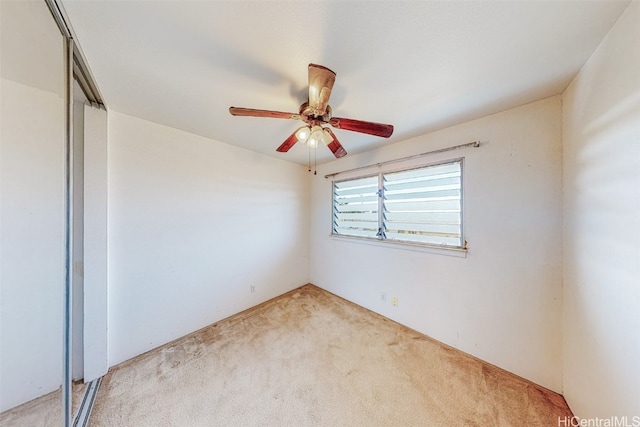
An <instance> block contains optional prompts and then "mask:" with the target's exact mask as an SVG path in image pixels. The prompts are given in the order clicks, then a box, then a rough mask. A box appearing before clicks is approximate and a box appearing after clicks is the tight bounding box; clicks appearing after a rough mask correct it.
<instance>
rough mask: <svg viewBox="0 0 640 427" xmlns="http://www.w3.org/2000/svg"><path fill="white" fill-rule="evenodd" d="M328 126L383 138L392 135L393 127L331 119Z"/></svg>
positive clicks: (337, 118) (352, 120)
mask: <svg viewBox="0 0 640 427" xmlns="http://www.w3.org/2000/svg"><path fill="white" fill-rule="evenodd" d="M329 124H331V126H333V127H334V128H336V129H344V130H350V131H354V132H360V133H367V134H369V135H375V136H381V137H383V138H389V137H390V136H391V134H392V133H393V125H385V124H383V123H374V122H363V121H362V120H354V119H342V118H340V117H333V118H331V120H329Z"/></svg>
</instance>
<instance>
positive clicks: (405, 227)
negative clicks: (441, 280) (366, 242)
mask: <svg viewBox="0 0 640 427" xmlns="http://www.w3.org/2000/svg"><path fill="white" fill-rule="evenodd" d="M332 234H333V235H338V236H353V237H363V238H369V239H377V240H386V241H393V242H403V243H412V244H420V245H428V246H440V247H449V248H463V247H464V240H463V236H462V159H458V160H454V161H449V162H446V163H440V164H436V165H431V166H426V167H420V168H415V169H407V170H402V171H397V172H388V173H379V174H377V175H373V176H367V177H362V178H357V179H349V180H344V181H334V183H333V229H332Z"/></svg>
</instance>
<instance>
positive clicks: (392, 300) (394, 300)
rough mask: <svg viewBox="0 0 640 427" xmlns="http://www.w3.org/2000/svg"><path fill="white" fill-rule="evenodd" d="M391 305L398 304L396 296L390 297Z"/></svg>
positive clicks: (395, 305)
mask: <svg viewBox="0 0 640 427" xmlns="http://www.w3.org/2000/svg"><path fill="white" fill-rule="evenodd" d="M391 305H393V306H394V307H397V306H398V297H393V298H391Z"/></svg>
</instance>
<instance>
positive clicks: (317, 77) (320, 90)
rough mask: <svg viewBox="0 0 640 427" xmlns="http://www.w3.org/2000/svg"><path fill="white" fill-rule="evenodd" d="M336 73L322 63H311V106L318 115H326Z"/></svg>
mask: <svg viewBox="0 0 640 427" xmlns="http://www.w3.org/2000/svg"><path fill="white" fill-rule="evenodd" d="M335 81H336V73H334V72H333V71H331V70H330V69H328V68H327V67H323V66H322V65H317V64H309V106H310V107H311V109H312V110H313V113H314V114H315V115H316V116H324V114H325V112H326V111H327V104H329V97H330V96H331V89H333V83H334V82H335Z"/></svg>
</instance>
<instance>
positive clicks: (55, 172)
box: [0, 0, 67, 425]
mask: <svg viewBox="0 0 640 427" xmlns="http://www.w3.org/2000/svg"><path fill="white" fill-rule="evenodd" d="M0 21H1V22H0V29H1V30H0V31H1V39H0V42H1V45H0V54H1V55H2V58H1V61H0V64H1V70H0V71H1V76H0V77H1V87H0V91H1V96H0V99H1V101H0V104H1V105H0V123H1V127H0V190H1V191H0V352H1V353H0V378H2V380H1V381H0V412H2V415H0V417H1V418H0V424H3V425H4V423H5V422H6V423H7V425H12V421H13V422H14V423H17V425H62V424H63V399H62V396H61V385H62V381H63V363H62V362H63V354H64V353H63V325H64V319H65V312H64V301H65V299H64V298H65V274H66V269H65V265H66V261H65V254H66V247H67V243H66V231H65V230H66V229H65V220H66V214H65V171H66V167H65V155H66V153H65V141H66V140H65V138H66V136H65V135H66V129H65V123H66V108H67V107H66V99H65V92H66V90H65V88H66V82H65V69H66V67H65V40H64V38H63V36H62V35H61V33H60V31H59V29H58V27H57V25H56V23H55V21H54V19H53V17H52V15H51V12H50V11H49V9H48V7H47V5H46V3H45V2H44V1H42V0H39V1H29V0H24V1H0ZM34 399H38V400H37V401H35V402H31V401H33V400H34ZM27 402H29V403H28V404H26V405H24V404H25V403H27ZM20 405H23V406H20ZM16 417H23V418H16ZM16 420H18V421H16ZM20 420H22V421H20Z"/></svg>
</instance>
